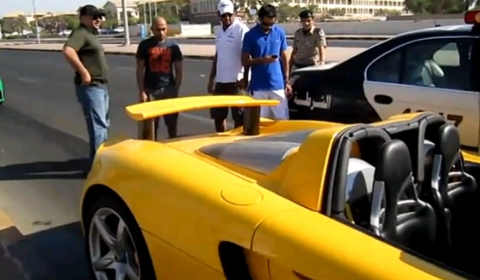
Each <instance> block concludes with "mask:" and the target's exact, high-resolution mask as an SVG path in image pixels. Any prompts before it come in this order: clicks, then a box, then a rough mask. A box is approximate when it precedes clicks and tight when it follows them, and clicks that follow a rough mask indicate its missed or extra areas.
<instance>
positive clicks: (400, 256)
mask: <svg viewBox="0 0 480 280" xmlns="http://www.w3.org/2000/svg"><path fill="white" fill-rule="evenodd" d="M286 224H288V225H290V227H289V228H290V229H295V230H288V229H287V227H285V225H286ZM278 232H283V234H278ZM305 233H308V237H307V235H306V234H305ZM312 248H313V249H312ZM252 250H253V251H254V252H255V253H257V254H260V255H264V256H266V257H267V258H268V259H269V260H270V262H271V263H274V264H275V265H274V267H275V268H274V269H273V271H272V270H271V274H272V275H274V276H272V279H273V280H280V279H282V280H290V279H338V280H343V279H432V280H433V279H452V280H454V279H462V278H460V277H458V276H456V275H453V274H451V273H449V272H446V271H442V270H440V269H438V268H437V267H435V266H433V265H431V264H429V263H428V262H425V261H423V260H421V259H418V258H416V257H414V256H412V255H410V254H408V253H405V252H402V251H401V250H399V249H397V248H394V247H392V246H385V243H384V242H382V241H380V240H378V239H376V238H374V237H371V236H368V235H365V234H363V233H361V232H358V231H353V232H352V230H351V228H350V227H348V226H347V225H345V224H342V223H340V222H338V221H335V220H333V219H331V218H328V217H325V216H322V215H318V213H315V212H309V211H301V210H293V211H285V212H282V213H278V214H276V215H274V216H271V217H269V218H268V219H266V220H265V221H263V222H262V224H260V226H259V227H258V229H257V231H256V233H255V237H254V240H253V247H252ZM299 256H300V257H299ZM322 256H329V258H324V257H322ZM375 263H376V264H377V265H378V267H377V269H375V271H372V269H371V266H372V264H375ZM352 264H354V265H352ZM292 267H293V268H295V269H297V271H294V270H292ZM320 268H322V269H320ZM277 270H278V271H277ZM367 275H368V277H366V276H367ZM302 277H303V278H302Z"/></svg>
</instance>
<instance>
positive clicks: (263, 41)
mask: <svg viewBox="0 0 480 280" xmlns="http://www.w3.org/2000/svg"><path fill="white" fill-rule="evenodd" d="M287 47H288V45H287V37H286V36H285V31H284V30H283V29H281V28H280V27H278V26H276V25H274V26H272V29H271V30H270V32H268V33H265V32H264V31H263V29H262V26H261V25H259V24H257V25H256V26H255V27H253V28H252V29H250V31H248V32H247V34H245V38H244V40H243V48H242V51H243V52H244V53H248V54H249V55H250V56H251V57H252V58H260V57H265V56H272V55H277V56H278V58H277V60H276V61H275V62H272V63H268V64H260V65H254V66H252V67H250V70H251V72H252V75H251V80H250V88H249V89H250V90H251V91H260V90H280V89H285V78H284V76H283V71H282V65H281V61H280V59H281V52H283V51H286V50H287Z"/></svg>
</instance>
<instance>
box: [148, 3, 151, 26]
mask: <svg viewBox="0 0 480 280" xmlns="http://www.w3.org/2000/svg"><path fill="white" fill-rule="evenodd" d="M148 16H149V17H150V26H152V2H151V1H150V0H148Z"/></svg>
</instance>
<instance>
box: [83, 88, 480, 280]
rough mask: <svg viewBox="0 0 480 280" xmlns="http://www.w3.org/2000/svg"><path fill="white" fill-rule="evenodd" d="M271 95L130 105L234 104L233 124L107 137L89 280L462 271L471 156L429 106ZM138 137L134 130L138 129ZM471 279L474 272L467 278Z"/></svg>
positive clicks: (93, 202)
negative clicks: (241, 119) (336, 111)
mask: <svg viewBox="0 0 480 280" xmlns="http://www.w3.org/2000/svg"><path fill="white" fill-rule="evenodd" d="M276 104H278V101H274V100H255V99H253V98H250V97H247V96H201V97H183V98H177V99H171V100H163V101H155V102H149V103H143V104H136V105H132V106H129V107H127V108H126V111H127V113H128V114H129V115H130V116H131V117H132V118H133V119H134V120H136V121H139V122H144V121H146V120H151V119H152V118H155V117H158V116H163V115H165V114H171V113H176V112H184V111H189V110H194V109H207V108H212V107H231V106H242V107H244V112H245V123H244V126H243V127H242V128H238V129H234V130H232V131H228V132H225V133H219V134H209V135H201V136H195V137H188V138H183V139H174V140H168V141H164V142H155V141H151V140H149V139H122V140H110V141H107V142H106V143H105V144H104V145H103V146H102V147H101V148H100V149H99V151H98V154H97V156H96V159H95V162H94V165H93V167H92V170H91V172H90V174H89V175H88V178H87V180H86V186H85V191H84V193H83V198H82V203H81V216H82V222H83V227H84V232H85V236H86V238H85V240H86V247H87V251H88V258H89V261H90V264H91V270H92V274H93V275H94V278H95V279H145V280H147V279H148V280H149V279H168V280H172V279H179V280H194V279H199V280H215V279H229V280H230V279H235V280H237V279H238V280H248V279H261V280H264V279H272V280H290V279H292V280H293V279H318V280H324V279H342V280H345V279H355V280H357V279H375V280H377V279H402V280H405V279H408V280H420V279H449V280H451V279H472V278H473V277H474V276H480V268H479V265H478V258H477V257H475V256H474V254H475V253H477V252H478V251H479V249H480V248H479V247H480V246H479V244H480V238H479V236H480V235H479V234H478V233H479V231H480V227H479V225H478V223H479V222H480V219H479V216H478V214H479V213H480V212H479V205H480V204H479V203H478V201H477V199H478V197H477V196H476V192H477V184H476V178H477V176H478V175H479V174H480V172H477V171H476V170H477V169H478V167H479V166H480V165H477V164H476V162H478V160H477V158H475V157H474V156H471V155H464V156H463V155H462V153H461V151H460V139H459V133H458V129H457V128H456V127H455V126H453V125H451V124H446V123H445V119H444V118H443V117H441V116H440V115H438V114H434V113H416V114H404V115H397V116H394V117H392V118H390V119H388V120H385V121H382V122H378V123H373V124H355V125H345V124H339V123H330V122H321V121H273V120H268V119H260V118H259V107H258V106H274V105H276ZM142 135H143V134H142ZM472 275H473V276H472Z"/></svg>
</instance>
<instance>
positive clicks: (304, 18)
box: [290, 10, 327, 72]
mask: <svg viewBox="0 0 480 280" xmlns="http://www.w3.org/2000/svg"><path fill="white" fill-rule="evenodd" d="M299 16H300V21H301V22H302V28H300V29H298V30H297V31H296V32H295V36H294V39H293V51H292V54H291V56H290V72H291V71H292V70H293V67H295V68H304V67H308V66H313V65H315V64H317V63H319V64H324V63H325V48H326V47H327V41H326V39H325V32H324V31H323V29H321V28H318V27H315V26H314V23H315V22H314V17H313V12H312V11H310V10H304V11H302V12H301V13H300V15H299Z"/></svg>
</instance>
